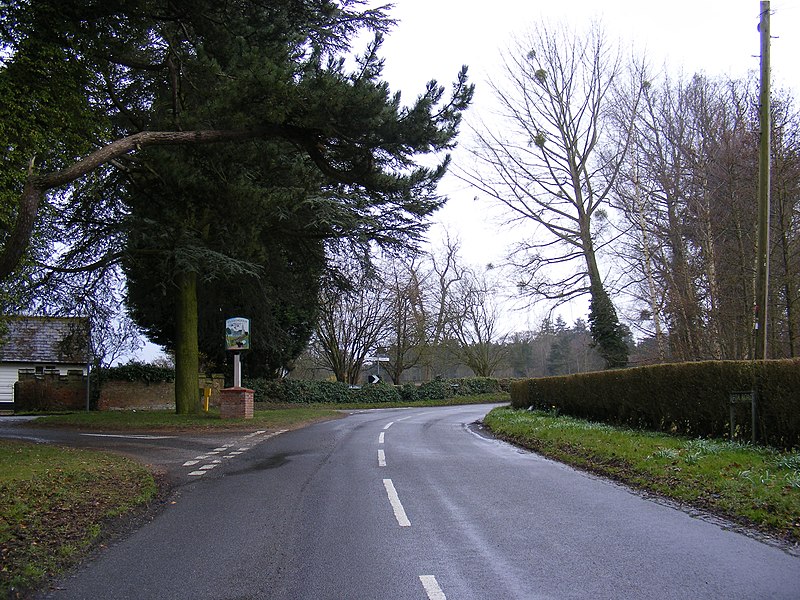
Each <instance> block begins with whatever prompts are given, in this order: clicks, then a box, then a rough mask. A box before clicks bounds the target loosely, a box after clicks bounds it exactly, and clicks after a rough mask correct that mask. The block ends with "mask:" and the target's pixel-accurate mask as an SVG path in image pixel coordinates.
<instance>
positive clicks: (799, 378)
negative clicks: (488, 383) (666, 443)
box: [511, 359, 800, 448]
mask: <svg viewBox="0 0 800 600" xmlns="http://www.w3.org/2000/svg"><path fill="white" fill-rule="evenodd" d="M746 390H754V391H756V393H757V398H758V411H757V414H758V431H757V437H758V439H759V440H760V441H761V442H764V443H766V444H769V445H772V446H776V447H787V448H788V447H793V446H797V445H800V359H791V360H770V361H755V362H753V361H704V362H693V363H679V364H664V365H653V366H647V367H636V368H631V369H623V370H613V371H602V372H596V373H581V374H576V375H566V376H560V377H545V378H540V379H526V380H518V381H515V382H513V383H512V384H511V405H512V406H514V407H517V408H527V407H534V408H537V409H556V410H558V411H559V412H562V413H564V414H567V415H571V416H574V417H578V418H583V419H591V420H595V421H601V422H607V423H613V424H617V425H626V426H630V427H636V428H644V429H652V430H656V431H665V432H671V433H677V434H681V435H690V436H701V437H704V436H712V437H723V436H726V435H728V434H729V431H730V422H729V421H730V403H729V400H730V394H731V392H734V391H746ZM736 411H737V412H736V415H737V416H736V419H735V420H736V424H737V425H742V426H743V427H742V433H744V432H745V431H746V432H747V435H746V436H743V437H745V439H749V432H750V416H749V406H741V405H740V406H737V408H736Z"/></svg>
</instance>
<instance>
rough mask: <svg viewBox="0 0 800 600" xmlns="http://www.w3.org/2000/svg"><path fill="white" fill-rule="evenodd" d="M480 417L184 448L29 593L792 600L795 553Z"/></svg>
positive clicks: (383, 421) (336, 427)
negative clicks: (106, 535) (565, 461)
mask: <svg viewBox="0 0 800 600" xmlns="http://www.w3.org/2000/svg"><path fill="white" fill-rule="evenodd" d="M489 408H490V407H488V406H465V407H446V408H426V409H389V410H373V411H365V412H360V413H357V414H353V415H351V416H349V417H347V418H345V419H341V420H338V421H331V422H326V423H320V424H316V425H313V426H310V427H308V428H305V429H302V430H297V431H292V432H285V433H282V434H280V435H272V436H271V437H267V435H268V434H266V433H263V434H257V433H255V432H251V433H252V434H253V435H251V437H249V438H247V437H245V436H246V435H250V434H248V433H241V434H231V436H230V439H229V440H228V441H224V443H223V440H214V443H217V442H219V444H220V445H218V446H214V448H210V447H209V448H207V449H206V450H207V452H202V453H200V454H197V453H195V449H192V452H191V453H188V454H186V455H185V456H184V457H182V458H185V460H184V462H186V463H192V464H187V465H186V466H183V463H180V465H178V463H173V464H174V465H175V468H176V469H178V470H180V469H183V470H184V471H185V474H184V475H183V476H182V478H181V477H179V478H178V479H179V480H180V481H182V482H184V483H182V484H181V485H179V487H178V488H177V493H176V496H175V498H174V499H173V501H174V502H175V503H174V504H170V505H169V506H168V508H166V509H165V510H164V511H162V512H161V513H160V514H159V515H158V516H157V517H156V518H155V519H154V520H153V521H152V522H151V523H149V524H147V525H146V526H144V527H142V528H141V529H140V530H138V531H137V532H135V533H134V534H132V535H130V536H129V537H127V538H125V539H124V540H122V541H120V542H118V543H115V544H113V545H112V546H111V547H109V548H107V549H105V550H103V551H102V552H101V553H100V554H99V556H98V557H97V558H96V560H93V561H92V562H90V563H88V564H86V565H85V566H83V567H81V568H79V569H77V570H76V572H75V573H73V574H71V575H69V576H67V577H65V578H63V579H62V580H60V581H59V582H58V583H57V588H56V589H52V590H49V591H48V592H46V593H44V594H43V595H42V596H40V597H43V598H55V599H59V600H73V599H80V598H86V599H97V598H103V599H105V600H111V599H122V598H130V599H138V600H140V599H147V598H169V599H184V598H185V599H193V600H199V599H219V600H244V599H267V598H268V599H291V600H297V599H314V600H324V599H358V600H360V599H384V598H385V599H398V600H403V599H409V600H411V599H415V600H425V599H428V600H442V599H449V600H457V599H461V600H464V599H492V600H495V599H504V598H508V599H526V600H527V599H550V598H553V599H561V598H587V599H588V598H591V599H602V598H609V599H610V598H614V599H620V598H648V599H651V598H659V599H677V598H687V599H688V598H691V599H696V598H726V599H732V598H742V599H745V598H746V599H754V598H784V599H795V600H796V599H797V598H799V597H800V558H798V557H797V556H794V555H791V554H789V553H787V552H785V551H784V550H782V549H780V548H779V547H777V546H774V545H770V544H765V543H763V542H761V541H758V540H756V539H753V538H751V537H748V536H745V535H742V534H740V533H737V532H735V531H733V530H732V529H731V528H728V527H726V526H725V524H724V523H719V522H712V521H709V520H706V519H702V518H697V517H696V516H692V515H690V514H688V513H686V512H683V511H681V510H677V509H675V508H673V507H670V506H669V505H667V504H665V503H660V502H656V501H653V500H649V499H646V498H643V497H641V496H640V495H637V494H635V493H632V492H630V491H628V490H627V489H625V488H624V487H622V486H619V485H617V484H614V483H611V482H608V481H605V480H603V479H600V478H597V477H594V476H591V475H587V474H584V473H582V472H579V471H576V470H573V469H571V468H569V467H566V466H563V465H560V464H558V463H555V462H552V461H549V460H546V459H543V458H541V457H539V456H537V455H536V454H533V453H530V452H525V451H522V450H519V449H517V448H515V447H513V446H510V445H508V444H505V443H502V442H499V441H496V440H493V439H490V438H489V437H486V436H483V435H481V434H480V432H479V431H476V429H475V428H474V427H472V426H471V424H472V423H473V422H475V421H476V420H478V419H480V418H481V417H482V415H483V414H485V413H486V412H487V411H488V410H489ZM141 443H144V442H141ZM154 443H156V442H154ZM159 443H164V441H163V440H162V441H160V442H159ZM189 454H191V456H190V455H189ZM192 461H197V462H192ZM208 465H213V466H211V467H207V466H208ZM190 473H196V474H195V475H190Z"/></svg>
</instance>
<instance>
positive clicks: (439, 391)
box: [243, 377, 508, 404]
mask: <svg viewBox="0 0 800 600" xmlns="http://www.w3.org/2000/svg"><path fill="white" fill-rule="evenodd" d="M243 385H244V386H245V387H248V388H250V389H252V390H253V392H254V394H253V399H254V400H255V401H256V402H272V403H278V404H311V403H314V404H316V403H326V404H343V403H362V402H367V403H375V404H379V403H381V402H414V401H416V400H444V399H446V398H452V397H454V396H474V395H478V394H489V393H492V392H499V391H505V390H507V389H508V382H503V381H500V380H498V379H492V378H489V377H470V378H464V379H437V380H434V381H429V382H426V383H423V384H421V385H415V384H413V383H406V384H403V385H401V386H394V385H388V384H385V383H378V384H375V385H364V386H361V387H350V386H348V385H347V384H346V383H341V382H338V381H335V382H332V381H306V380H301V379H282V380H272V379H245V380H244V381H243Z"/></svg>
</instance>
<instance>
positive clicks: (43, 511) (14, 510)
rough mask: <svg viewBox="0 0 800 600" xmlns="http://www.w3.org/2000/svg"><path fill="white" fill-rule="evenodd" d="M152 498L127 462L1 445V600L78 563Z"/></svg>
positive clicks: (152, 487)
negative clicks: (115, 523) (113, 522)
mask: <svg viewBox="0 0 800 600" xmlns="http://www.w3.org/2000/svg"><path fill="white" fill-rule="evenodd" d="M156 491H157V488H156V483H155V481H154V479H153V475H152V474H151V473H150V471H148V470H147V469H146V468H144V467H143V466H141V465H139V464H137V463H136V462H134V461H132V460H130V459H127V458H123V457H120V456H116V455H113V454H108V453H103V452H96V451H91V450H75V449H71V448H64V447H58V446H50V445H42V444H29V443H26V442H16V441H8V440H0V597H3V598H13V597H18V594H21V593H23V594H24V592H25V590H30V589H33V588H35V587H36V586H38V585H40V584H41V583H42V582H43V581H44V580H45V579H47V578H49V577H52V576H53V575H56V574H58V573H60V572H62V571H63V570H64V569H66V568H67V567H69V566H71V565H72V564H74V563H75V562H77V561H78V560H79V559H80V558H81V557H82V556H83V555H84V554H85V553H86V551H87V549H89V548H90V547H91V546H92V545H93V544H94V543H95V542H96V541H97V540H98V539H99V538H101V536H102V534H103V533H104V532H105V527H106V525H107V524H108V523H109V520H110V519H111V518H113V517H116V516H119V515H122V514H124V513H126V512H128V511H130V510H131V509H134V508H136V507H139V506H142V505H144V504H146V503H147V502H149V501H150V500H151V499H152V498H153V497H154V495H155V494H156Z"/></svg>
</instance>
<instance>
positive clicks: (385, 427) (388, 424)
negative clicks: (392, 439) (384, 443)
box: [383, 421, 394, 431]
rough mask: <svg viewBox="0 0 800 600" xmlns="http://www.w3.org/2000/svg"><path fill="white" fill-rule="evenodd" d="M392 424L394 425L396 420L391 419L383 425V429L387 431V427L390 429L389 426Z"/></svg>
mask: <svg viewBox="0 0 800 600" xmlns="http://www.w3.org/2000/svg"><path fill="white" fill-rule="evenodd" d="M392 425H394V421H390V422H389V423H387V424H386V425H384V426H383V430H384V431H386V430H387V429H389V427H391V426H392Z"/></svg>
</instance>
